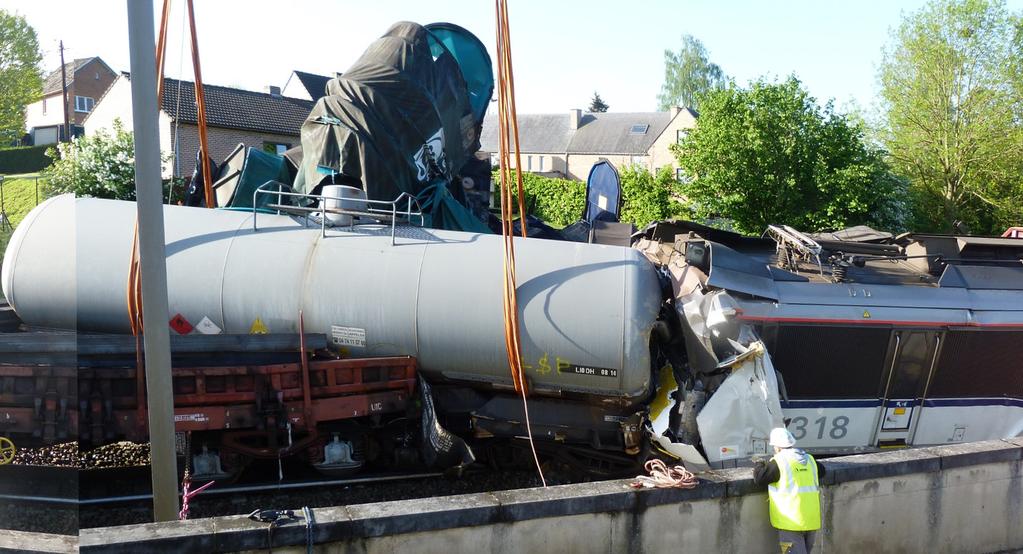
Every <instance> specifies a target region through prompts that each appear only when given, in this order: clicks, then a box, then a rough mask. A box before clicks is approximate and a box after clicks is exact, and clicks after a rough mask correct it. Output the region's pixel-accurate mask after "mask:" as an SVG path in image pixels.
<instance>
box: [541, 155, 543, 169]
mask: <svg viewBox="0 0 1023 554" xmlns="http://www.w3.org/2000/svg"><path fill="white" fill-rule="evenodd" d="M540 171H541V172H542V171H543V156H540Z"/></svg>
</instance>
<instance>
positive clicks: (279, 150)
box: [263, 142, 291, 156]
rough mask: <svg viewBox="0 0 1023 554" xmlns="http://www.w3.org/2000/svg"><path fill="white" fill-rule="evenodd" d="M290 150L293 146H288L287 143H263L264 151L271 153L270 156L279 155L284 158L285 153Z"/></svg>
mask: <svg viewBox="0 0 1023 554" xmlns="http://www.w3.org/2000/svg"><path fill="white" fill-rule="evenodd" d="M288 148H291V145H290V144H287V143H283V142H264V143H263V151H264V152H269V153H270V154H277V155H278V156H283V155H284V152H286V151H287V150H288Z"/></svg>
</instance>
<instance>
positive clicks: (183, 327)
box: [170, 314, 194, 335]
mask: <svg viewBox="0 0 1023 554" xmlns="http://www.w3.org/2000/svg"><path fill="white" fill-rule="evenodd" d="M170 327H171V329H174V331H176V332H177V333H178V334H179V335H187V334H189V333H191V332H192V329H194V327H192V324H191V323H189V322H188V320H187V319H185V316H183V315H181V314H174V317H172V318H171V320H170Z"/></svg>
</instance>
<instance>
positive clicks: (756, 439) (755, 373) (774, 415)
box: [696, 341, 784, 467]
mask: <svg viewBox="0 0 1023 554" xmlns="http://www.w3.org/2000/svg"><path fill="white" fill-rule="evenodd" d="M724 363H731V364H732V374H731V375H729V376H728V377H727V378H726V379H725V380H724V382H722V383H721V385H720V386H719V387H718V388H717V390H716V391H715V392H714V394H712V395H711V396H710V398H709V399H708V400H707V404H706V405H705V406H704V407H703V410H701V411H700V413H699V415H697V416H696V422H697V424H698V425H699V429H700V437H701V438H702V439H703V449H704V452H706V453H707V459H708V460H709V461H710V463H711V464H712V465H715V466H717V467H721V466H723V465H729V462H730V461H735V460H742V459H748V458H750V457H752V456H754V455H765V454H767V438H768V436H769V435H770V433H771V429H772V428H774V427H783V426H784V423H783V422H782V412H781V402H780V400H779V396H778V379H777V376H776V375H775V373H774V366H773V365H772V364H771V356H770V355H768V354H767V350H766V349H765V348H764V344H763V343H762V342H760V341H755V342H753V343H752V344H751V345H750V346H749V349H748V350H747V351H746V352H745V353H743V354H741V355H739V356H738V357H737V358H736V359H735V360H734V361H726V362H724Z"/></svg>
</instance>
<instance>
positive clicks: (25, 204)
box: [2, 175, 43, 227]
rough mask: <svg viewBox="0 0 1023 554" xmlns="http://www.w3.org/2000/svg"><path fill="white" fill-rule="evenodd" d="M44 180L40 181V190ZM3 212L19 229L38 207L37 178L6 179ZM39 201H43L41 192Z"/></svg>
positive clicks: (11, 177)
mask: <svg viewBox="0 0 1023 554" xmlns="http://www.w3.org/2000/svg"><path fill="white" fill-rule="evenodd" d="M42 185H43V183H42V180H40V181H39V186H40V188H41V187H42ZM2 186H3V206H2V208H3V211H4V212H6V213H7V217H8V218H10V222H11V225H13V226H15V227H17V226H18V224H19V223H21V220H22V219H25V216H26V215H28V212H30V211H32V208H34V207H36V196H37V195H36V176H35V175H18V176H10V177H6V178H5V179H4V182H3V185H2ZM39 192H40V194H39V201H40V202H41V201H42V200H43V198H42V191H39Z"/></svg>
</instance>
